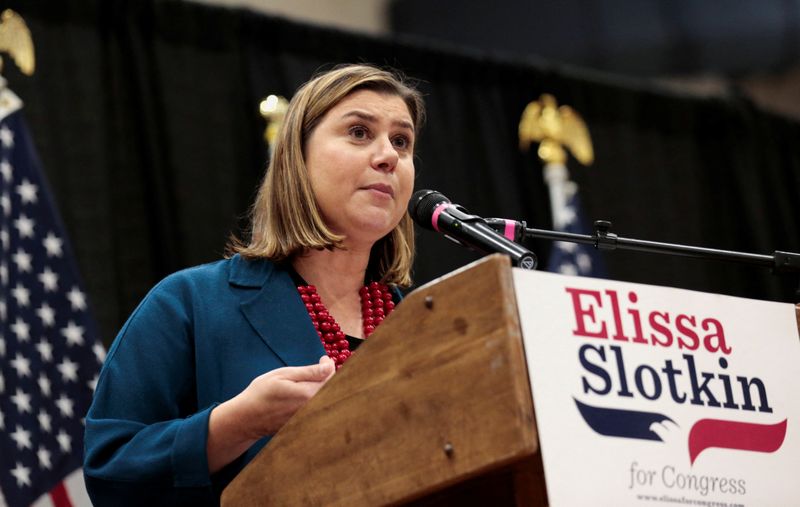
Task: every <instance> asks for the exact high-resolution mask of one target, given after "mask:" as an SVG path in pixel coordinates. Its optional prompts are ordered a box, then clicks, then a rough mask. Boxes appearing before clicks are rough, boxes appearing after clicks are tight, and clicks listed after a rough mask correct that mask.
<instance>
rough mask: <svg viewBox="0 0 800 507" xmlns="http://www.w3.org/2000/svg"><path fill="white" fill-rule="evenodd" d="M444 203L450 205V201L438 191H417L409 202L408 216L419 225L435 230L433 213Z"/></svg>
mask: <svg viewBox="0 0 800 507" xmlns="http://www.w3.org/2000/svg"><path fill="white" fill-rule="evenodd" d="M443 202H448V203H449V202H450V199H448V198H447V197H445V196H444V195H443V194H441V193H439V192H437V191H436V190H417V191H416V192H414V195H412V196H411V200H409V201H408V214H409V215H411V218H412V220H414V222H416V223H417V224H419V225H421V226H422V227H425V228H426V229H430V230H434V229H433V225H432V224H431V219H432V218H433V211H434V210H435V209H436V207H437V206H438V205H439V204H441V203H443Z"/></svg>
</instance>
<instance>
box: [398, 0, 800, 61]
mask: <svg viewBox="0 0 800 507" xmlns="http://www.w3.org/2000/svg"><path fill="white" fill-rule="evenodd" d="M390 18H391V21H390V23H391V25H392V29H393V30H394V31H395V33H398V34H408V35H415V36H422V37H425V38H429V39H437V40H439V41H445V42H448V43H453V44H457V45H460V46H469V47H473V48H477V49H481V50H488V51H492V52H501V53H504V54H506V55H508V56H511V57H522V58H524V57H530V56H535V57H541V58H544V59H546V60H551V61H555V62H559V63H568V64H574V65H578V66H581V67H588V68H593V69H597V70H602V71H609V72H614V73H621V74H628V75H634V76H675V75H697V74H723V75H728V76H741V75H747V74H752V73H756V72H779V71H781V70H783V69H786V68H789V67H792V66H795V65H797V64H798V62H800V0H662V1H658V0H551V1H534V0H528V1H524V0H499V1H492V2H489V1H486V0H433V1H432V0H393V2H392V5H391V8H390Z"/></svg>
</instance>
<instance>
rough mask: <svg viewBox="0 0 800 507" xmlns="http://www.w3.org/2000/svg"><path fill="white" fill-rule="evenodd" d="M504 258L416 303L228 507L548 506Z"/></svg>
mask: <svg viewBox="0 0 800 507" xmlns="http://www.w3.org/2000/svg"><path fill="white" fill-rule="evenodd" d="M526 368H527V367H526V362H525V355H524V352H523V348H522V336H521V332H520V325H519V317H518V313H517V305H516V300H515V296H514V287H513V282H512V278H511V266H510V263H509V260H508V259H507V258H506V257H503V256H500V255H493V256H490V257H485V258H484V259H482V260H480V261H478V262H476V263H474V264H471V265H470V266H467V267H465V268H463V269H461V270H458V271H455V272H453V273H451V274H449V275H447V276H446V277H444V278H441V279H439V280H437V281H435V282H431V283H430V284H428V285H426V286H424V287H421V288H419V289H418V290H416V291H414V292H413V293H411V294H410V295H409V296H408V297H407V298H406V299H405V300H404V301H403V303H402V304H401V305H399V306H398V307H397V309H396V311H394V312H393V313H392V315H391V316H390V317H389V318H387V319H386V320H385V321H384V322H383V324H381V326H380V328H379V329H378V330H377V331H375V333H374V334H373V335H371V336H370V338H369V340H368V341H367V342H366V343H365V344H364V345H362V347H361V348H360V349H359V350H358V351H357V353H356V354H354V356H353V357H352V358H351V359H350V360H349V361H348V362H347V365H346V366H345V367H344V368H343V369H342V370H340V371H339V372H338V373H337V374H336V375H335V376H334V377H333V378H332V379H331V380H330V381H329V382H328V383H327V384H326V385H325V387H324V388H323V389H322V390H320V392H319V393H318V394H317V395H316V396H315V397H314V398H313V399H312V400H311V401H310V402H309V403H308V404H307V405H306V406H305V407H303V408H302V409H301V410H300V411H299V412H298V413H297V414H295V416H294V417H293V418H292V419H291V420H290V421H289V422H288V423H287V424H286V425H285V426H284V427H283V428H282V429H281V430H280V431H279V432H278V433H277V434H276V435H275V437H274V438H273V439H272V440H271V441H270V443H269V444H268V445H267V446H266V447H265V448H264V449H263V450H262V451H261V453H259V454H258V456H256V458H255V459H254V460H253V461H252V462H251V463H250V464H249V465H248V466H247V467H246V468H245V469H244V470H243V471H242V472H241V473H240V474H239V475H238V476H237V477H236V478H235V479H234V480H233V482H231V483H230V485H229V486H228V487H227V488H226V489H225V491H224V492H223V495H222V505H225V506H243V505H292V506H294V505H315V506H323V505H325V506H327V505H349V506H357V505H369V506H374V505H386V504H412V505H545V504H546V503H547V500H546V493H545V484H544V476H543V472H542V464H541V456H540V455H539V452H538V449H539V447H538V441H537V432H536V424H535V421H534V412H533V402H532V399H531V391H530V384H529V380H528V373H527V369H526Z"/></svg>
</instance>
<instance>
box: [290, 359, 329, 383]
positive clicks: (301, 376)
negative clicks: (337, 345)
mask: <svg viewBox="0 0 800 507" xmlns="http://www.w3.org/2000/svg"><path fill="white" fill-rule="evenodd" d="M275 371H276V372H277V371H280V376H281V377H283V378H284V379H286V380H292V381H294V382H324V381H327V380H328V379H329V378H330V377H331V376H332V375H333V374H334V372H335V371H336V366H335V364H334V362H333V359H331V358H330V357H328V356H322V357H321V358H320V360H319V363H317V364H312V365H309V366H289V367H286V368H281V369H280V370H275Z"/></svg>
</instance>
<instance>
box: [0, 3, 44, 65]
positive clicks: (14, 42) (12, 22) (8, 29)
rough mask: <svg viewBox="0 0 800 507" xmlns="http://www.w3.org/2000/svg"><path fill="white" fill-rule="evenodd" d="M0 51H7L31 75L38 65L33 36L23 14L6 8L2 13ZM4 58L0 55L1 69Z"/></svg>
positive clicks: (0, 19) (0, 16)
mask: <svg viewBox="0 0 800 507" xmlns="http://www.w3.org/2000/svg"><path fill="white" fill-rule="evenodd" d="M0 51H5V52H6V53H8V55H9V56H10V57H11V59H12V60H14V62H15V63H16V64H17V67H19V70H21V71H22V72H23V73H24V74H25V75H27V76H30V75H32V74H33V71H34V69H35V67H36V60H35V57H34V53H33V38H31V31H30V30H28V25H26V24H25V20H24V19H22V16H20V15H19V14H17V13H16V12H14V11H12V10H11V9H6V10H4V11H3V14H2V15H0ZM2 70H3V59H2V58H1V57H0V71H2Z"/></svg>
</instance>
